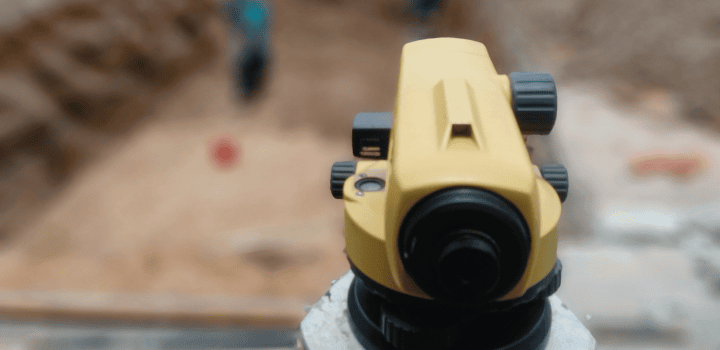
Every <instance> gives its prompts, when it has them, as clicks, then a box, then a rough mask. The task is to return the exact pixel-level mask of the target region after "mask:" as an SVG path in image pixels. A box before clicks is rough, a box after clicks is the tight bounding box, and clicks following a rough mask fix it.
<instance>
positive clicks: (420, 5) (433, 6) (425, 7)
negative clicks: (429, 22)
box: [412, 0, 441, 16]
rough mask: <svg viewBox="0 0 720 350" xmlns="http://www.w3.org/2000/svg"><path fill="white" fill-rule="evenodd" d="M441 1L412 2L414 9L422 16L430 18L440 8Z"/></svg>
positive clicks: (415, 0) (423, 0)
mask: <svg viewBox="0 0 720 350" xmlns="http://www.w3.org/2000/svg"><path fill="white" fill-rule="evenodd" d="M440 2H441V0H412V5H413V9H414V10H415V11H416V12H417V13H419V14H420V15H421V16H429V15H430V14H432V13H433V12H435V11H437V9H438V8H439V7H440Z"/></svg>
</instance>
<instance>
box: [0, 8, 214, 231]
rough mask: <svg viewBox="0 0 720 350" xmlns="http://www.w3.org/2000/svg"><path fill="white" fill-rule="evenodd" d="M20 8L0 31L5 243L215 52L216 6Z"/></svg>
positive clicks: (0, 209)
mask: <svg viewBox="0 0 720 350" xmlns="http://www.w3.org/2000/svg"><path fill="white" fill-rule="evenodd" d="M15 4H16V5H17V6H15V7H13V6H8V7H5V8H4V9H3V14H2V15H3V18H4V19H5V20H6V21H5V22H4V23H5V24H6V25H5V26H4V28H2V29H1V30H0V52H2V56H0V118H1V120H2V122H1V123H0V179H1V181H0V193H2V196H0V197H1V198H2V200H0V235H3V234H4V235H7V232H10V231H13V229H15V228H16V227H18V225H20V224H21V223H22V222H24V221H26V220H27V218H28V217H30V216H32V215H33V214H32V213H33V212H37V210H40V207H41V206H42V205H41V204H42V203H43V201H44V200H45V199H47V198H49V197H50V196H51V195H52V194H53V193H55V191H56V190H57V188H58V186H59V185H60V184H61V183H63V181H65V180H66V179H67V178H68V176H69V175H70V174H71V173H72V172H73V171H74V170H75V169H77V167H78V166H79V165H80V164H82V163H83V161H85V160H87V159H90V158H92V157H93V156H94V155H96V154H98V153H99V152H100V151H101V149H103V148H104V147H105V146H106V144H107V143H109V142H111V141H112V140H113V139H114V135H117V134H118V133H122V132H124V131H126V130H128V129H129V128H131V127H132V126H133V125H135V124H136V123H137V122H139V121H140V120H142V119H143V117H144V116H146V115H147V114H148V112H150V111H151V108H152V106H153V103H155V101H156V100H157V99H158V93H159V92H160V91H163V90H164V89H166V88H167V87H169V86H171V85H172V84H173V83H174V82H175V81H177V80H178V79H179V78H181V77H183V76H185V75H187V74H189V73H190V72H191V71H193V70H194V69H195V68H196V67H198V66H199V65H201V64H202V63H204V62H207V61H208V60H209V59H210V58H212V57H213V56H214V55H215V53H216V50H217V43H216V42H215V41H214V38H213V37H212V36H211V35H210V31H209V28H210V26H209V25H208V23H209V22H210V21H211V20H212V19H213V16H214V7H213V4H212V3H210V2H209V1H162V0H153V1H130V2H122V3H119V2H114V1H100V0H97V1H95V0H93V1H72V2H70V1H49V2H42V3H33V5H34V7H33V6H31V4H29V3H26V2H19V3H15ZM18 4H19V5H18Z"/></svg>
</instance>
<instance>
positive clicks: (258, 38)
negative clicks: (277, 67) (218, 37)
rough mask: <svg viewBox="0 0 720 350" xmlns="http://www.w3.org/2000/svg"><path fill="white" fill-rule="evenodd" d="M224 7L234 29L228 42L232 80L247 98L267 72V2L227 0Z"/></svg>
mask: <svg viewBox="0 0 720 350" xmlns="http://www.w3.org/2000/svg"><path fill="white" fill-rule="evenodd" d="M225 10H226V11H225V12H226V16H227V17H228V19H229V20H230V22H231V23H232V29H233V32H234V33H233V34H234V35H233V38H232V39H231V42H230V53H231V55H232V57H233V62H234V67H233V69H234V76H235V79H234V81H235V84H236V88H237V89H238V90H239V93H240V95H241V96H242V97H244V98H245V99H246V100H249V99H252V98H254V97H255V96H256V95H257V94H258V93H259V92H260V91H261V90H262V89H263V87H264V85H265V81H266V80H267V76H268V72H269V67H270V63H271V32H270V24H271V23H270V19H271V13H270V6H269V5H268V4H267V3H266V2H265V1H263V0H229V1H228V2H227V3H226V6H225ZM243 39H244V43H242V41H243Z"/></svg>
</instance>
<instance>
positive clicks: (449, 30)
mask: <svg viewBox="0 0 720 350" xmlns="http://www.w3.org/2000/svg"><path fill="white" fill-rule="evenodd" d="M442 36H451V37H460V38H466V39H471V40H476V41H480V42H482V43H484V44H485V45H486V47H487V49H488V51H489V53H490V56H491V58H492V60H493V62H494V63H495V65H496V68H497V70H498V72H499V73H501V74H508V73H510V72H512V71H544V72H549V73H552V74H553V76H554V77H555V80H556V82H557V84H558V87H559V102H558V104H559V114H558V121H557V123H556V126H555V129H554V130H553V132H552V133H551V135H549V136H547V137H545V136H531V137H530V139H529V144H530V145H531V147H532V158H533V161H534V162H535V163H536V164H545V163H552V162H559V163H562V164H564V165H565V166H566V167H567V169H568V172H569V175H570V193H569V196H568V199H567V201H566V202H565V203H564V205H563V215H562V218H561V223H560V227H559V241H560V243H559V248H558V250H559V252H558V254H559V257H560V259H561V260H562V262H563V265H564V271H563V285H562V287H561V288H560V290H559V292H558V295H559V296H560V297H561V299H562V300H563V301H564V302H565V304H566V305H567V306H568V307H569V308H570V309H571V310H572V311H573V312H574V313H575V315H576V316H577V317H578V318H579V319H580V320H581V321H582V322H583V323H584V324H585V326H586V327H588V329H590V331H591V332H592V334H593V335H594V336H595V337H596V339H597V341H598V344H599V347H600V348H601V349H720V334H718V332H717V330H718V329H720V298H719V296H720V186H719V185H720V167H719V166H718V162H719V161H720V134H719V132H720V85H719V83H718V82H720V2H717V1H713V0H691V1H683V2H677V1H670V0H636V1H632V2H629V1H621V0H605V1H598V0H552V1H527V0H502V1H501V0H484V1H471V0H444V1H438V2H436V3H433V2H432V1H430V2H425V3H420V2H419V1H418V2H417V3H413V1H411V0H366V1H351V0H282V1H281V0H275V1H266V2H263V1H259V0H258V1H250V0H248V1H237V2H227V1H225V2H222V1H217V0H128V1H122V2H121V1H108V0H34V1H23V0H0V324H2V325H0V349H4V348H7V349H49V348H63V349H64V348H68V349H75V348H80V349H108V348H154V349H157V348H167V349H205V348H208V349H209V348H214V349H217V348H223V349H225V348H255V349H259V348H263V349H265V348H287V349H290V348H294V336H295V332H296V331H295V330H296V329H297V326H298V324H299V322H300V320H302V318H303V317H304V315H305V311H304V306H306V305H311V304H313V303H314V302H316V301H317V300H318V298H319V297H320V296H321V295H322V294H323V293H325V291H327V289H328V288H329V287H330V283H331V281H332V280H333V279H336V278H338V277H340V276H341V275H342V274H343V273H344V272H346V271H347V270H348V268H349V266H348V264H347V261H346V259H345V255H344V253H343V249H344V237H343V207H342V202H341V201H337V200H334V199H333V198H332V196H331V195H330V191H329V186H328V182H329V170H330V166H331V165H332V163H333V162H335V161H339V160H349V159H352V152H351V140H350V132H351V125H352V119H353V117H354V116H355V114H356V113H359V112H376V111H390V110H392V108H393V102H394V98H395V93H396V91H395V89H396V84H397V73H398V68H399V59H400V53H401V49H402V45H403V44H405V43H407V42H410V41H413V40H417V39H421V38H426V37H442Z"/></svg>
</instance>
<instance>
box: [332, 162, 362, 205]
mask: <svg viewBox="0 0 720 350" xmlns="http://www.w3.org/2000/svg"><path fill="white" fill-rule="evenodd" d="M356 168H357V162H356V161H346V162H335V164H333V166H332V170H330V192H331V193H332V195H333V197H335V198H336V199H342V197H343V186H345V180H347V178H349V177H350V176H353V175H355V169H356Z"/></svg>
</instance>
